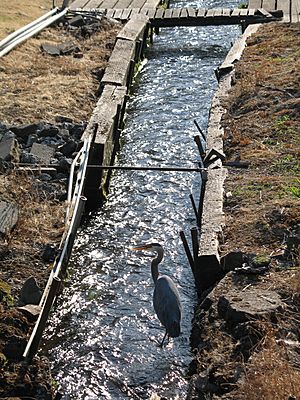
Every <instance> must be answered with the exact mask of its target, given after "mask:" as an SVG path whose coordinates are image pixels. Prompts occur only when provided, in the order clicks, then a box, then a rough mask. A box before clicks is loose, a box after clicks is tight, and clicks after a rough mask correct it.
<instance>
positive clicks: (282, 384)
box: [231, 329, 300, 400]
mask: <svg viewBox="0 0 300 400" xmlns="http://www.w3.org/2000/svg"><path fill="white" fill-rule="evenodd" d="M261 346H262V350H261V351H258V352H256V353H254V354H253V356H252V357H251V360H249V363H248V364H247V366H246V367H245V379H244V382H243V383H242V384H241V386H240V387H239V389H238V390H237V391H235V392H233V393H232V394H231V397H232V398H234V399H237V400H238V399H240V400H242V399H247V400H257V399H261V400H286V399H288V398H289V396H292V397H294V398H299V397H300V385H299V382H300V369H299V368H296V367H295V366H293V365H292V363H291V362H290V360H289V358H290V356H289V350H288V347H287V344H285V342H284V341H278V340H276V337H275V333H274V332H273V331H272V330H271V329H270V330H269V332H268V334H267V335H266V337H265V338H264V340H263V343H262V344H261Z"/></svg>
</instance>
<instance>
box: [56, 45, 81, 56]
mask: <svg viewBox="0 0 300 400" xmlns="http://www.w3.org/2000/svg"><path fill="white" fill-rule="evenodd" d="M58 47H59V49H60V54H61V55H63V56H67V55H70V54H72V53H79V52H80V48H79V47H78V46H76V44H74V43H72V42H64V43H61V44H59V46H58Z"/></svg>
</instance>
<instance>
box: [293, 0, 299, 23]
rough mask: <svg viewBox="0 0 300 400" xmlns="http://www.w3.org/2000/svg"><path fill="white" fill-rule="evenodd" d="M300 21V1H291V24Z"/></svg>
mask: <svg viewBox="0 0 300 400" xmlns="http://www.w3.org/2000/svg"><path fill="white" fill-rule="evenodd" d="M299 21H300V1H299V0H291V22H292V23H297V22H299Z"/></svg>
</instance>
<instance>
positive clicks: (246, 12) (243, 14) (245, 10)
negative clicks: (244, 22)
mask: <svg viewBox="0 0 300 400" xmlns="http://www.w3.org/2000/svg"><path fill="white" fill-rule="evenodd" d="M240 15H241V16H242V17H244V16H246V15H248V8H242V9H241V11H240Z"/></svg>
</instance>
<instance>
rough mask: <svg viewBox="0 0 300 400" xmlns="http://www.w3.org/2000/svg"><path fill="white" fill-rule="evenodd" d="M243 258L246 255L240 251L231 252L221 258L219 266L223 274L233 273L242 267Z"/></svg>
mask: <svg viewBox="0 0 300 400" xmlns="http://www.w3.org/2000/svg"><path fill="white" fill-rule="evenodd" d="M245 257H246V255H245V253H243V252H242V251H239V250H235V251H231V252H230V253H228V254H226V255H225V256H223V257H222V258H221V260H220V264H221V266H222V268H223V269H224V271H225V272H229V271H234V270H235V269H236V268H240V267H241V266H242V265H243V262H244V261H245Z"/></svg>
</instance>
